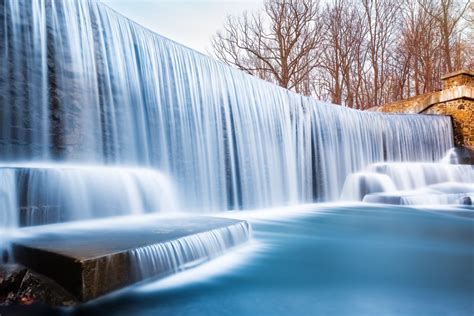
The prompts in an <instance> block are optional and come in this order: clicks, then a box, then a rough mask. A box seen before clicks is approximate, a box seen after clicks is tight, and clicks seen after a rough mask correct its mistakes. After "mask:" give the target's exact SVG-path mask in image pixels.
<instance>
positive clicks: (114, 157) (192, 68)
mask: <svg viewBox="0 0 474 316" xmlns="http://www.w3.org/2000/svg"><path fill="white" fill-rule="evenodd" d="M0 20H1V21H2V23H0V37H1V38H2V40H1V41H0V61H1V62H2V64H1V68H0V71H1V72H2V73H1V74H0V98H1V99H0V104H2V106H1V108H0V120H1V122H0V123H1V127H0V157H1V160H3V161H5V162H11V161H28V162H31V161H42V162H58V161H59V162H64V161H66V162H68V163H75V164H82V163H89V164H108V165H110V164H113V165H124V164H125V165H138V166H140V167H148V168H153V169H158V170H160V172H162V173H163V174H165V175H167V176H169V177H170V178H171V179H172V181H173V182H174V183H175V186H176V189H177V194H178V196H180V197H181V200H182V201H183V202H184V205H183V209H185V210H187V211H192V210H197V211H201V212H202V211H205V212H209V211H222V210H228V209H251V208H261V207H270V206H282V205H294V204H300V203H307V202H313V201H327V200H336V199H337V198H338V197H339V195H340V191H341V188H342V186H343V183H344V180H345V178H346V176H347V175H348V174H349V173H351V172H355V171H358V170H360V169H362V168H364V167H365V166H367V165H368V164H370V163H375V162H380V161H408V160H410V161H427V162H432V161H437V160H439V159H441V158H442V156H443V155H444V153H445V152H446V151H447V150H448V149H449V148H451V147H452V145H453V137H452V126H451V121H450V119H449V118H448V117H439V116H420V115H386V114H381V113H369V112H359V111H353V110H350V109H347V108H344V107H340V106H334V105H330V104H326V103H324V102H318V101H316V100H314V99H312V98H306V97H302V96H300V95H297V94H294V93H291V92H289V91H287V90H284V89H281V88H279V87H277V86H275V85H272V84H269V83H266V82H264V81H262V80H259V79H257V78H255V77H252V76H248V75H246V74H244V73H243V72H240V71H237V70H234V69H231V68H230V67H228V66H226V65H224V64H222V63H220V62H217V61H215V60H213V59H211V58H209V57H206V56H204V55H201V54H199V53H197V52H194V51H192V50H190V49H188V48H185V47H183V46H181V45H179V44H177V43H175V42H173V41H171V40H168V39H165V38H163V37H161V36H159V35H157V34H154V33H152V32H150V31H149V30H147V29H145V28H143V27H141V26H139V25H137V24H135V23H133V22H131V21H130V20H128V19H126V18H124V17H122V16H120V15H119V14H117V13H115V12H114V11H113V10H111V9H109V8H107V7H106V6H104V5H102V4H101V3H99V2H97V1H93V0H72V1H62V0H49V1H45V0H37V1H31V0H1V1H0Z"/></svg>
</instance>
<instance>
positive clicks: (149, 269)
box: [130, 222, 251, 280]
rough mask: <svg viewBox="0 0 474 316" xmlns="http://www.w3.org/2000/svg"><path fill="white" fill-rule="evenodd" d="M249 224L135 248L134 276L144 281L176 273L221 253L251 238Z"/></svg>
mask: <svg viewBox="0 0 474 316" xmlns="http://www.w3.org/2000/svg"><path fill="white" fill-rule="evenodd" d="M250 234H251V228H250V226H249V224H248V223H246V222H240V223H237V224H235V225H232V226H228V227H223V228H219V229H215V230H211V231H208V232H203V233H199V234H195V235H192V236H187V237H182V238H178V239H175V240H171V241H169V242H165V243H160V244H156V245H151V246H146V247H142V248H137V249H134V250H133V251H132V252H131V253H130V260H131V263H132V266H133V267H134V268H135V271H134V274H135V277H136V278H137V279H140V280H144V279H146V278H150V277H153V276H156V275H163V274H170V273H176V272H179V271H183V270H186V269H189V268H192V267H193V266H197V265H199V264H201V263H203V262H206V261H209V260H211V259H212V258H214V257H216V256H218V255H220V254H222V253H223V252H224V251H225V250H227V249H229V248H232V247H234V246H236V245H239V244H241V243H243V242H245V241H247V240H248V239H249V238H250Z"/></svg>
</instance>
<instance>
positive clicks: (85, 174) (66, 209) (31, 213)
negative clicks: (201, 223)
mask: <svg viewBox="0 0 474 316" xmlns="http://www.w3.org/2000/svg"><path fill="white" fill-rule="evenodd" d="M0 179H3V182H4V183H2V186H1V188H2V196H1V199H0V202H1V203H0V205H1V206H3V207H2V210H4V211H3V212H2V215H3V216H7V217H8V218H7V219H6V220H5V219H2V221H1V223H6V224H5V226H7V227H8V226H9V227H12V226H16V224H17V223H16V221H17V219H18V218H19V217H21V223H20V224H21V225H22V226H30V225H41V224H47V223H56V222H64V221H73V220H84V219H92V218H101V217H110V216H120V215H128V214H145V213H151V212H173V211H177V210H178V209H179V206H178V201H177V198H176V196H175V192H174V188H173V184H172V183H171V181H170V180H169V179H168V178H167V177H166V176H165V175H163V174H161V173H159V172H157V171H155V170H149V169H141V168H124V167H121V168H116V167H104V166H85V165H83V166H74V165H57V164H56V165H54V164H53V165H39V164H33V165H32V164H29V165H15V166H6V167H0ZM20 211H21V216H19V212H20Z"/></svg>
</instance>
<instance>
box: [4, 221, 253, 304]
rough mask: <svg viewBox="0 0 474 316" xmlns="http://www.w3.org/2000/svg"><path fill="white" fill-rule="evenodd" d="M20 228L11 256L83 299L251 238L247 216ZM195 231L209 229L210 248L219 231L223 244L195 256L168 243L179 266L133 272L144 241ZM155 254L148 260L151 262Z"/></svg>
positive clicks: (160, 242) (159, 242)
mask: <svg viewBox="0 0 474 316" xmlns="http://www.w3.org/2000/svg"><path fill="white" fill-rule="evenodd" d="M233 229H237V230H239V232H241V235H239V236H240V237H239V238H235V236H234V235H233V234H232V230H233ZM23 231H24V233H25V234H28V237H24V238H22V239H20V240H17V241H15V242H14V243H13V255H14V258H15V260H16V261H17V262H19V263H21V264H22V265H24V266H26V267H28V268H31V269H32V270H34V271H36V272H38V273H41V274H43V275H45V276H47V277H49V278H51V279H52V280H54V281H55V282H57V283H58V284H59V285H61V286H62V287H63V288H64V289H66V290H67V291H69V292H70V293H71V294H72V295H73V296H74V297H75V298H77V299H78V300H79V301H82V302H84V301H88V300H92V299H95V298H97V297H99V296H102V295H104V294H107V293H109V292H112V291H115V290H118V289H121V288H123V287H126V286H129V285H132V284H134V283H137V282H141V281H143V280H145V279H148V278H160V277H164V276H166V275H169V274H171V273H174V272H176V271H180V270H184V269H187V268H190V267H193V266H195V265H198V264H201V263H203V262H206V261H208V260H210V259H212V258H213V256H218V255H220V254H221V253H220V252H219V251H223V250H225V249H224V248H231V247H234V246H237V245H238V244H240V243H243V242H245V241H247V240H248V239H249V238H250V226H249V224H248V223H247V222H245V221H238V220H231V219H222V218H214V217H191V218H187V217H186V218H182V217H179V218H156V217H153V218H149V219H146V218H145V219H140V220H136V221H133V220H130V221H129V220H127V219H119V220H107V221H105V220H101V221H97V220H96V221H90V222H86V223H74V224H72V223H71V224H56V225H48V226H45V227H36V228H28V229H23ZM199 234H201V236H202V235H203V234H204V235H205V234H209V240H210V243H211V245H210V248H212V250H215V248H216V247H213V244H212V240H215V236H216V234H222V236H224V238H227V242H226V243H219V245H221V246H222V247H221V248H223V249H217V250H219V251H216V253H212V254H210V253H209V252H208V253H205V252H204V253H202V254H201V253H199V254H194V257H193V256H190V255H189V254H188V253H185V252H184V250H185V249H184V248H183V249H181V248H179V247H176V244H173V245H172V249H173V254H172V255H173V256H175V257H176V258H179V259H180V260H176V262H178V263H177V264H178V266H176V267H174V268H173V269H171V268H170V267H169V266H166V265H164V266H156V267H154V268H153V269H150V270H149V271H147V273H136V272H137V268H140V267H137V263H138V264H140V262H138V261H137V260H134V255H133V254H134V251H137V250H140V249H145V253H150V248H147V247H156V248H160V247H163V248H165V247H166V246H167V244H169V243H173V242H176V243H178V244H180V245H181V244H192V242H193V240H192V239H193V238H194V237H196V236H199ZM223 244H225V245H223ZM168 247H169V246H168ZM160 249H161V248H160ZM176 258H171V259H173V260H175V259H176ZM183 258H185V259H183ZM154 259H156V258H155V257H154V258H153V259H152V260H151V261H153V262H155V260H154ZM145 262H146V260H145ZM148 262H149V261H148Z"/></svg>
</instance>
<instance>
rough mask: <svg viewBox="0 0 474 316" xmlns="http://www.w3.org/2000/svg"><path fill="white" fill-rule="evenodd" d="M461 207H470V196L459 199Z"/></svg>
mask: <svg viewBox="0 0 474 316" xmlns="http://www.w3.org/2000/svg"><path fill="white" fill-rule="evenodd" d="M461 204H462V205H472V198H471V197H470V196H465V197H463V198H462V199H461Z"/></svg>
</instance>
